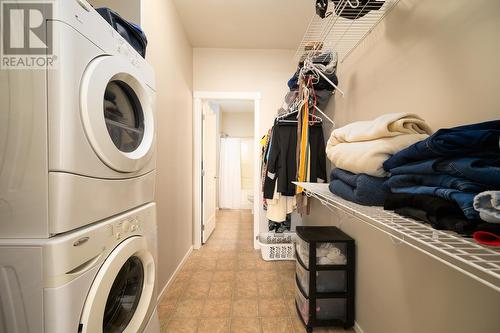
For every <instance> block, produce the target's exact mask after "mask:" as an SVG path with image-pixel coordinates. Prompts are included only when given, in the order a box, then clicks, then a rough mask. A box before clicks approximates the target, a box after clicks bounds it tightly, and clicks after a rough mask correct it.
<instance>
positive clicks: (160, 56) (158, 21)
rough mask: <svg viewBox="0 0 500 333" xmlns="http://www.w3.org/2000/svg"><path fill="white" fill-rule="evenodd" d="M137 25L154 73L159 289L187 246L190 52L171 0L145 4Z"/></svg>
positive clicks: (189, 230)
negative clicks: (142, 32)
mask: <svg viewBox="0 0 500 333" xmlns="http://www.w3.org/2000/svg"><path fill="white" fill-rule="evenodd" d="M143 21H144V24H143V28H144V30H145V32H146V34H147V36H148V40H149V44H148V52H147V53H148V57H147V58H148V61H149V62H150V63H151V64H152V65H153V66H154V68H155V71H156V87H157V96H156V98H157V100H156V112H157V118H158V120H157V128H158V130H157V134H158V147H157V150H158V163H157V184H156V200H157V202H158V229H159V230H158V245H159V249H158V252H159V287H160V290H161V288H163V286H165V284H166V283H167V281H168V279H169V278H170V277H171V276H172V274H173V272H174V271H175V269H176V268H177V267H178V265H179V263H180V262H181V260H182V258H183V257H184V256H185V255H186V253H187V252H188V250H189V249H190V247H191V245H192V244H193V231H192V223H193V221H192V210H193V208H192V206H193V191H192V188H193V184H192V174H193V171H192V170H193V162H192V146H193V140H192V137H193V129H192V123H193V120H192V86H193V53H192V47H191V45H190V44H189V42H188V40H187V38H186V35H185V34H184V30H183V28H182V25H181V23H180V21H179V18H178V15H177V12H176V10H175V7H174V6H173V4H172V1H171V0H167V1H166V0H151V1H148V4H147V6H144V13H143Z"/></svg>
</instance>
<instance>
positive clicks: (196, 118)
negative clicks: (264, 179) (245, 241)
mask: <svg viewBox="0 0 500 333" xmlns="http://www.w3.org/2000/svg"><path fill="white" fill-rule="evenodd" d="M214 99H225V100H228V99H229V100H251V101H253V102H254V162H255V168H254V175H253V178H254V202H253V211H254V214H253V234H254V237H253V244H254V248H255V249H258V248H259V244H258V242H257V236H258V234H259V224H260V207H259V203H260V202H259V197H260V195H259V188H260V186H259V184H260V171H259V170H260V168H259V166H258V163H257V162H258V161H259V160H260V149H259V147H260V133H259V124H260V100H261V93H260V92H227V91H226V92H223V91H195V92H194V93H193V109H194V110H193V146H194V147H193V152H194V156H193V159H194V167H193V209H194V211H193V237H194V242H193V243H194V245H193V247H194V248H195V249H200V248H201V246H202V230H201V226H202V223H203V221H202V218H203V205H202V197H203V193H202V186H201V185H202V183H203V180H202V175H201V173H202V162H203V160H202V149H203V142H202V140H203V135H202V124H203V109H202V102H203V101H204V100H214Z"/></svg>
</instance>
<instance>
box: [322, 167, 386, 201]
mask: <svg viewBox="0 0 500 333" xmlns="http://www.w3.org/2000/svg"><path fill="white" fill-rule="evenodd" d="M330 179H331V182H330V185H329V189H330V192H332V193H333V194H336V195H338V196H339V197H341V198H344V199H346V200H349V201H352V202H355V203H358V204H360V205H365V206H383V205H384V201H385V198H386V196H387V194H388V189H387V188H386V187H384V182H385V181H386V180H387V178H379V177H373V176H369V175H365V174H353V173H351V172H349V171H345V170H342V169H338V168H337V169H333V170H332V172H331V175H330Z"/></svg>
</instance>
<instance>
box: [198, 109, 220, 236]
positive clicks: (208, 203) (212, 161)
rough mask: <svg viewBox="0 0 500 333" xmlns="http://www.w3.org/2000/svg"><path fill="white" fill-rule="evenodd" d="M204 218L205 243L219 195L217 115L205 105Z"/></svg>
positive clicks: (203, 234) (211, 228) (213, 223)
mask: <svg viewBox="0 0 500 333" xmlns="http://www.w3.org/2000/svg"><path fill="white" fill-rule="evenodd" d="M202 175H203V190H202V191H203V218H202V237H203V243H205V242H206V241H207V240H208V238H209V237H210V235H211V234H212V232H213V231H214V229H215V223H216V219H215V216H216V197H217V188H216V184H217V115H216V114H215V112H214V111H213V110H212V109H211V108H210V107H209V106H208V105H207V104H204V105H203V170H202Z"/></svg>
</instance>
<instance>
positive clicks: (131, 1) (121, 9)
mask: <svg viewBox="0 0 500 333" xmlns="http://www.w3.org/2000/svg"><path fill="white" fill-rule="evenodd" d="M88 1H89V3H90V4H91V5H92V6H94V8H99V7H108V8H111V9H112V10H114V11H115V12H117V13H118V14H120V16H121V17H123V18H124V19H126V20H128V21H131V22H134V23H137V24H141V0H88ZM148 2H149V1H148Z"/></svg>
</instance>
